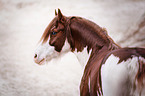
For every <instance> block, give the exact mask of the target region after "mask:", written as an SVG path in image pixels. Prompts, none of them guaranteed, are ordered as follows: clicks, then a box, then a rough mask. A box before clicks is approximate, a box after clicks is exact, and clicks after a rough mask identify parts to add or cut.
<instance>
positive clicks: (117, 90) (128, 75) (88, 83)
mask: <svg viewBox="0 0 145 96" xmlns="http://www.w3.org/2000/svg"><path fill="white" fill-rule="evenodd" d="M55 15H56V16H55V18H54V19H53V20H52V21H51V23H50V24H49V26H48V27H47V28H46V30H45V32H44V33H43V35H42V38H41V44H40V46H39V47H38V48H37V50H36V53H35V56H34V59H35V62H36V63H38V64H42V63H43V62H44V61H47V60H51V59H53V58H56V57H58V56H59V55H61V54H64V53H66V52H68V51H72V52H74V53H75V54H81V53H82V54H81V55H78V58H79V60H80V61H82V62H86V60H87V59H84V57H85V56H83V55H84V54H85V55H86V57H87V58H88V57H89V59H88V61H87V64H86V66H85V70H84V74H83V77H82V81H81V84H80V95H81V96H97V95H104V96H133V95H134V94H135V92H136V94H142V93H141V92H144V90H143V91H142V89H143V87H141V88H140V87H138V85H139V86H141V85H140V83H139V82H142V84H143V83H144V82H145V81H143V79H142V78H144V75H142V74H144V73H145V67H144V66H145V64H144V58H145V56H144V54H145V53H144V52H145V49H130V48H128V49H123V48H120V47H119V46H118V45H117V44H116V43H115V42H114V41H113V40H112V39H111V38H110V37H109V36H108V34H107V31H106V30H105V29H104V28H101V27H100V26H98V25H97V24H95V23H93V22H91V21H89V20H86V19H84V18H81V17H75V16H71V17H66V16H63V15H62V13H61V11H60V10H58V13H57V12H55ZM120 50H122V51H120ZM126 50H127V51H126ZM142 52H143V53H142ZM120 54H122V55H120ZM133 55H134V56H135V57H132V56H133ZM80 58H81V59H80ZM112 58H113V60H112ZM138 58H142V59H138ZM140 60H142V61H141V62H142V63H141V64H140V63H138V62H139V61H140ZM140 65H141V67H140ZM140 68H141V70H140ZM139 72H140V74H139ZM113 74H114V75H113ZM111 77H112V78H111ZM141 79H142V80H141ZM135 80H137V81H138V82H137V83H134V82H135ZM128 82H129V83H128ZM111 87H112V88H111ZM134 87H136V88H134ZM136 90H137V91H136ZM138 90H139V91H138ZM140 90H141V91H140ZM109 94H110V95H109ZM135 96H137V95H135Z"/></svg>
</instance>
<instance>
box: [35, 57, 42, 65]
mask: <svg viewBox="0 0 145 96" xmlns="http://www.w3.org/2000/svg"><path fill="white" fill-rule="evenodd" d="M34 61H35V63H37V64H39V65H42V64H43V63H44V61H45V58H43V59H41V60H40V61H38V60H37V59H34Z"/></svg>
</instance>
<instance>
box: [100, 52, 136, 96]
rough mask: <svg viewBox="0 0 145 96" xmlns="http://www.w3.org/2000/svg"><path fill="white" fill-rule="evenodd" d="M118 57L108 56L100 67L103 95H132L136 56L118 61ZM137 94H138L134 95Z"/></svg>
mask: <svg viewBox="0 0 145 96" xmlns="http://www.w3.org/2000/svg"><path fill="white" fill-rule="evenodd" d="M118 62H119V57H116V56H114V55H111V56H109V58H108V59H107V60H106V62H105V64H103V65H102V68H101V76H102V77H101V79H102V90H103V95H104V96H134V93H133V84H134V81H135V76H136V74H137V71H138V57H135V56H134V57H133V58H132V59H131V58H129V59H128V60H127V61H122V62H121V63H119V64H118ZM135 96H138V95H135Z"/></svg>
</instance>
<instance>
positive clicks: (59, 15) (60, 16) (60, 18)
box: [58, 9, 63, 21]
mask: <svg viewBox="0 0 145 96" xmlns="http://www.w3.org/2000/svg"><path fill="white" fill-rule="evenodd" d="M58 20H59V21H61V20H63V14H62V13H61V11H60V9H58Z"/></svg>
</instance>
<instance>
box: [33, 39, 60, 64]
mask: <svg viewBox="0 0 145 96" xmlns="http://www.w3.org/2000/svg"><path fill="white" fill-rule="evenodd" d="M49 40H50V38H48V40H47V42H46V43H44V44H42V42H40V44H39V45H38V47H37V49H36V51H35V54H37V58H36V60H35V62H36V63H38V64H39V63H40V62H41V60H43V59H44V60H45V61H47V60H48V61H49V60H51V59H52V58H55V57H57V56H58V52H57V51H55V48H54V46H50V45H49Z"/></svg>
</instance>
